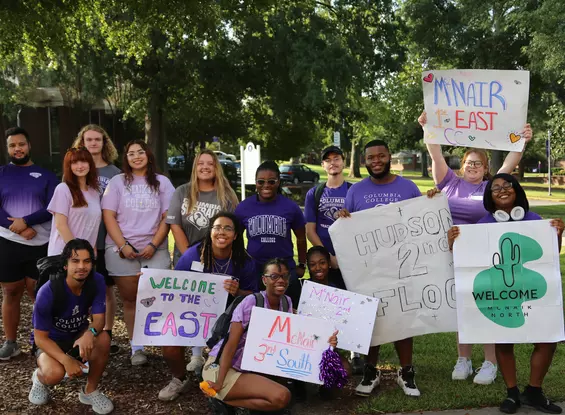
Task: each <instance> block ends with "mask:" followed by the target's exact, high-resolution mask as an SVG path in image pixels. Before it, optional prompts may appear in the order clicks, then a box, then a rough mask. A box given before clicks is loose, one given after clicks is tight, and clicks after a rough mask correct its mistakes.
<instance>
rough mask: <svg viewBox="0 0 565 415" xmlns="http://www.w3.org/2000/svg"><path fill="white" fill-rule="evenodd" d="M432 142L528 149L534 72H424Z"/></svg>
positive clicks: (427, 137) (426, 137)
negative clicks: (526, 139)
mask: <svg viewBox="0 0 565 415" xmlns="http://www.w3.org/2000/svg"><path fill="white" fill-rule="evenodd" d="M422 88H423V91H424V108H425V110H426V113H427V116H428V122H427V124H426V126H425V127H424V141H425V142H426V143H431V144H443V145H449V146H463V147H477V148H485V149H489V150H507V151H522V149H523V148H524V138H523V137H522V136H521V132H522V130H523V128H524V125H525V124H526V118H527V113H528V95H529V92H530V73H529V72H528V71H499V70H477V69H472V70H457V69H454V70H446V71H425V72H423V73H422Z"/></svg>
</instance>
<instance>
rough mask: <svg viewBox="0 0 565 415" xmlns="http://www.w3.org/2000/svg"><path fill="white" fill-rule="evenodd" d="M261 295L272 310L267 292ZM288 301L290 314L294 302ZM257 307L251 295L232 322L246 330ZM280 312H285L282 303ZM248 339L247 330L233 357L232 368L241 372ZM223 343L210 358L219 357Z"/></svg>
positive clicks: (214, 349) (212, 351)
mask: <svg viewBox="0 0 565 415" xmlns="http://www.w3.org/2000/svg"><path fill="white" fill-rule="evenodd" d="M261 294H263V298H264V299H265V308H268V309H270V307H269V300H267V292H266V291H261ZM286 299H287V300H288V305H289V308H288V310H289V312H292V300H291V299H290V297H289V296H288V295H287V296H286ZM255 305H256V302H255V296H254V295H252V294H249V295H248V296H247V297H245V298H244V299H243V301H241V303H239V305H238V306H237V307H236V308H235V310H233V314H232V317H231V322H232V323H241V324H242V325H243V328H246V327H247V325H248V324H249V320H251V311H252V310H253V307H255ZM279 311H283V302H282V301H281V303H280V306H279ZM246 339H247V330H245V331H244V332H243V334H242V335H241V338H240V339H239V343H238V344H237V349H236V350H235V354H234V355H233V359H232V362H231V364H232V367H233V368H234V369H235V370H238V371H240V372H241V360H242V359H243V349H244V348H245V340H246ZM223 342H224V341H223V340H221V341H219V342H218V343H216V345H215V346H214V347H213V348H212V350H211V351H210V356H217V355H218V351H219V350H220V348H221V347H222V343H223Z"/></svg>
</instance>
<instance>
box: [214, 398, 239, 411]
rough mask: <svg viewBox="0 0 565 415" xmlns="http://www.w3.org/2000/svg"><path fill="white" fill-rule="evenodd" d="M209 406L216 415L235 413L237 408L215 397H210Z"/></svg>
mask: <svg viewBox="0 0 565 415" xmlns="http://www.w3.org/2000/svg"><path fill="white" fill-rule="evenodd" d="M208 406H209V407H210V409H211V410H212V413H213V414H214V415H235V408H233V407H232V406H229V405H226V404H225V403H223V402H222V401H220V400H218V399H215V398H208Z"/></svg>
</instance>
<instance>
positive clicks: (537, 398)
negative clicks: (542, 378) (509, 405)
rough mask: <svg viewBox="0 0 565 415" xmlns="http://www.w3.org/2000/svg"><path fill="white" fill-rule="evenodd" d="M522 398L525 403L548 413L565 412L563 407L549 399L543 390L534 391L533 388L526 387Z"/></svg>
mask: <svg viewBox="0 0 565 415" xmlns="http://www.w3.org/2000/svg"><path fill="white" fill-rule="evenodd" d="M520 400H521V401H522V403H523V404H524V405H527V406H531V407H532V408H535V409H537V410H538V411H541V412H545V413H546V414H560V413H561V412H563V409H562V408H561V407H560V406H557V405H555V404H554V403H553V402H551V401H550V400H549V399H547V398H546V397H545V395H544V393H543V392H542V391H541V390H540V391H539V392H538V391H536V392H533V391H532V390H531V389H529V388H526V389H525V390H524V393H522V396H521V397H520Z"/></svg>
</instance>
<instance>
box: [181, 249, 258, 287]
mask: <svg viewBox="0 0 565 415" xmlns="http://www.w3.org/2000/svg"><path fill="white" fill-rule="evenodd" d="M200 245H202V243H197V244H196V245H192V246H191V247H190V248H188V249H187V250H186V251H185V253H184V254H183V255H182V256H181V257H180V259H179V261H178V262H177V265H176V267H175V269H176V270H177V271H195V272H200V269H193V268H192V264H193V262H196V263H198V264H199V265H200V266H202V265H201V263H200ZM214 261H215V262H216V264H217V268H216V266H214V267H213V269H210V268H204V271H203V272H206V273H209V274H222V275H224V274H225V275H229V276H231V277H235V278H237V279H239V288H240V289H241V290H246V291H252V292H257V291H258V290H259V287H258V280H257V275H256V274H255V261H253V259H252V258H249V259H248V260H247V261H245V264H244V265H243V267H242V268H240V269H237V270H236V269H234V266H233V263H232V262H231V261H230V259H229V258H228V259H215V260H214Z"/></svg>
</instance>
